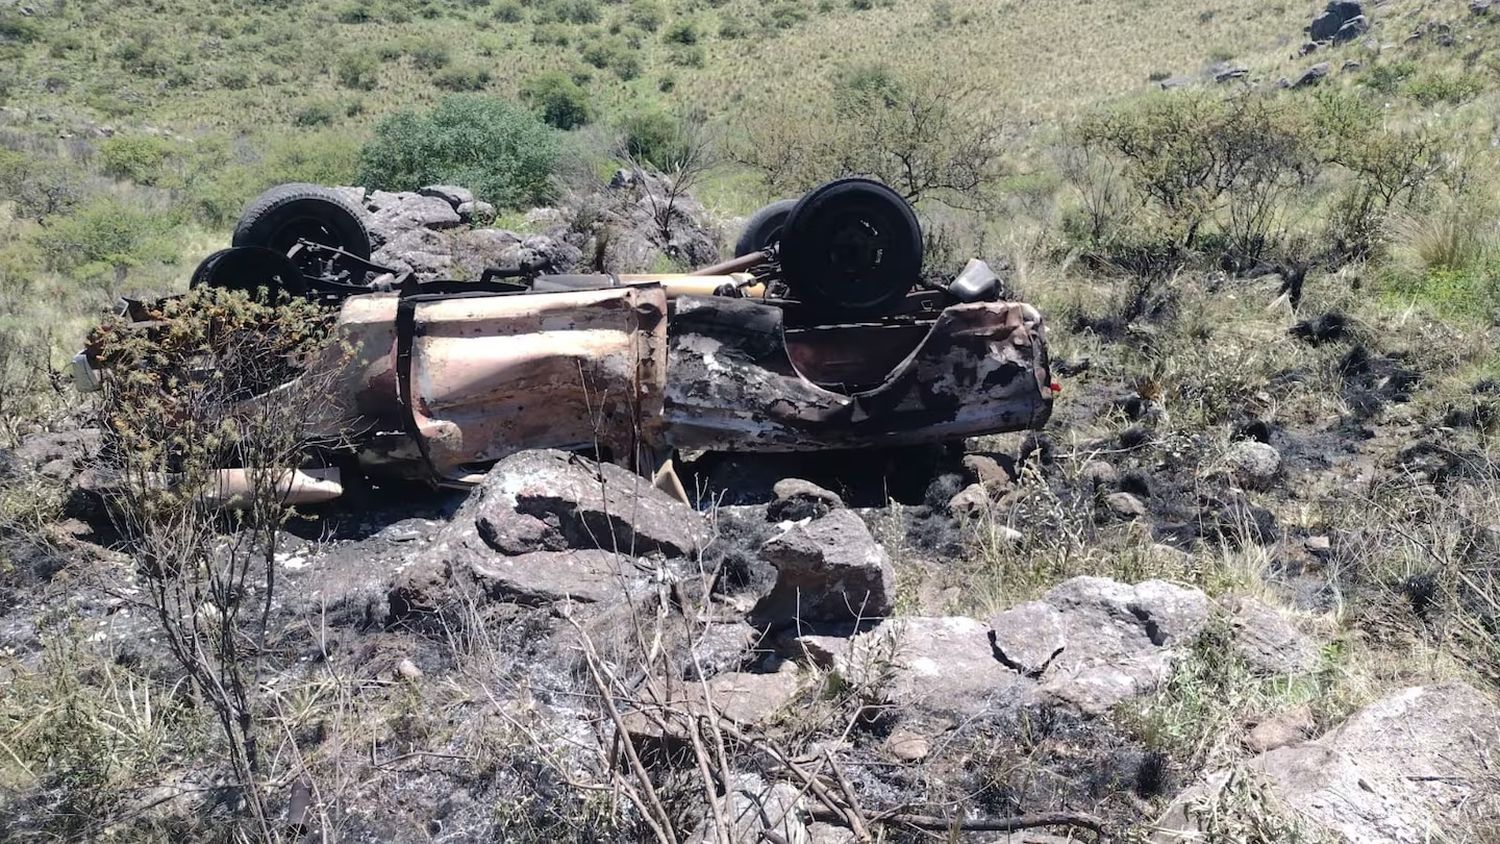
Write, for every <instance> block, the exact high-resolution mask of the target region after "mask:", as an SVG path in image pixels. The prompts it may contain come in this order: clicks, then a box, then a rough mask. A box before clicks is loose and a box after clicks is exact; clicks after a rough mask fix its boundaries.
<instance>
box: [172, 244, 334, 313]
mask: <svg viewBox="0 0 1500 844" xmlns="http://www.w3.org/2000/svg"><path fill="white" fill-rule="evenodd" d="M188 287H190V288H197V287H217V288H222V289H225V290H243V291H244V292H246V293H248V294H249V295H250V298H252V299H255V300H257V301H261V302H266V303H268V304H274V303H276V302H277V301H279V300H280V299H281V298H282V297H283V296H305V295H307V280H306V279H305V278H303V277H302V272H301V271H300V270H299V269H297V265H296V264H295V263H293V262H292V259H291V258H288V257H287V256H286V255H283V254H281V253H279V252H274V251H272V250H270V249H265V248H262V247H259V246H239V247H235V248H232V249H220V250H219V251H218V252H215V253H213V254H212V255H209V256H208V257H207V258H204V259H203V263H201V264H199V265H198V268H197V269H195V270H193V277H192V279H191V280H189V281H188Z"/></svg>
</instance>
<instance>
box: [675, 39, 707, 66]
mask: <svg viewBox="0 0 1500 844" xmlns="http://www.w3.org/2000/svg"><path fill="white" fill-rule="evenodd" d="M707 58H708V55H707V53H706V51H704V49H703V45H702V44H693V45H690V46H686V47H684V46H678V47H674V48H672V52H670V53H669V54H667V61H669V62H671V63H672V64H674V65H677V66H678V67H703V64H704V62H705V61H707Z"/></svg>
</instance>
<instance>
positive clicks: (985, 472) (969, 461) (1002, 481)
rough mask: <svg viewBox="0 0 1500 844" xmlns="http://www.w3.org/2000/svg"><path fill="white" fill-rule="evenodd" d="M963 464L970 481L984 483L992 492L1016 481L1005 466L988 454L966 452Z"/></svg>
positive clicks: (1006, 487) (1003, 488) (1007, 486)
mask: <svg viewBox="0 0 1500 844" xmlns="http://www.w3.org/2000/svg"><path fill="white" fill-rule="evenodd" d="M962 465H963V469H964V475H965V476H966V477H967V478H968V479H969V482H970V483H976V484H983V485H984V486H985V487H986V488H988V489H989V490H990V491H991V492H1000V491H1002V490H1005V489H1008V488H1009V487H1010V486H1011V485H1012V483H1014V481H1013V479H1012V478H1011V473H1010V472H1009V471H1008V470H1007V469H1006V468H1005V466H1003V465H1002V464H1001V463H1000V461H999V460H997V459H996V458H994V457H991V456H990V455H988V454H965V455H964V458H963V461H962Z"/></svg>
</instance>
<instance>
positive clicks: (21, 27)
mask: <svg viewBox="0 0 1500 844" xmlns="http://www.w3.org/2000/svg"><path fill="white" fill-rule="evenodd" d="M41 37H42V25H41V24H40V23H38V22H37V20H36V18H34V17H31V16H28V15H23V14H21V13H20V12H18V11H16V10H15V8H14V7H12V8H9V9H0V41H18V42H20V43H22V44H29V43H31V42H33V41H36V40H37V39H39V38H41Z"/></svg>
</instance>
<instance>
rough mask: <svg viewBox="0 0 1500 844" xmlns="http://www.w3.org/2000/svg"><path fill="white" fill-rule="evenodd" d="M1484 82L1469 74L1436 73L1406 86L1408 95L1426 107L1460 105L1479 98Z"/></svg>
mask: <svg viewBox="0 0 1500 844" xmlns="http://www.w3.org/2000/svg"><path fill="white" fill-rule="evenodd" d="M1483 90H1484V80H1482V79H1480V78H1479V77H1477V76H1474V75H1472V74H1468V73H1460V74H1444V73H1434V74H1426V75H1423V76H1419V77H1416V78H1414V79H1412V80H1410V81H1409V82H1407V83H1406V85H1405V91H1406V95H1407V96H1409V97H1411V98H1412V99H1414V100H1416V101H1417V102H1418V103H1421V104H1422V105H1424V106H1428V107H1431V106H1435V105H1438V104H1439V103H1447V104H1448V105H1460V104H1462V103H1466V102H1468V101H1469V100H1472V99H1474V98H1475V97H1477V96H1479V94H1480V93H1481V92H1482V91H1483Z"/></svg>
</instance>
